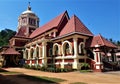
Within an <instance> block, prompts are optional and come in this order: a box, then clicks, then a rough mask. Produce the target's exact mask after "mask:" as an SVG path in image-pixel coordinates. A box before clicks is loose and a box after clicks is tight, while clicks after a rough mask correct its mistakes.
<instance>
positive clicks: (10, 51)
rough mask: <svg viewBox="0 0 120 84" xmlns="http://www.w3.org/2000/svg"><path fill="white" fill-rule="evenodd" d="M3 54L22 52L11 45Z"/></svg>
mask: <svg viewBox="0 0 120 84" xmlns="http://www.w3.org/2000/svg"><path fill="white" fill-rule="evenodd" d="M2 55H20V53H19V52H18V51H16V50H15V49H14V48H12V47H10V48H8V49H7V50H6V51H5V52H3V53H2Z"/></svg>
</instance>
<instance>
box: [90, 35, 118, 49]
mask: <svg viewBox="0 0 120 84" xmlns="http://www.w3.org/2000/svg"><path fill="white" fill-rule="evenodd" d="M97 44H99V45H101V46H107V47H111V48H117V46H115V45H114V44H113V43H111V42H110V41H108V40H106V39H105V38H104V37H102V36H101V35H100V34H99V35H98V36H94V37H93V39H92V43H91V47H94V46H95V45H97Z"/></svg>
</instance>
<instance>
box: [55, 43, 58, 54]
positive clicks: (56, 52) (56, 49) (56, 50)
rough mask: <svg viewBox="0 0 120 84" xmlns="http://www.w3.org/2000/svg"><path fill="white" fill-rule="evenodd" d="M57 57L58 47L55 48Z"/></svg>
mask: <svg viewBox="0 0 120 84" xmlns="http://www.w3.org/2000/svg"><path fill="white" fill-rule="evenodd" d="M55 55H58V46H57V45H56V46H55Z"/></svg>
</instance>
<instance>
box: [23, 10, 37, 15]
mask: <svg viewBox="0 0 120 84" xmlns="http://www.w3.org/2000/svg"><path fill="white" fill-rule="evenodd" d="M28 13H31V14H35V13H34V12H33V11H31V10H26V11H24V12H22V14H28Z"/></svg>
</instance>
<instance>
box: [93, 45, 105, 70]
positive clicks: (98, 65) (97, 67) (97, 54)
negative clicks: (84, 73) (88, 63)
mask: <svg viewBox="0 0 120 84" xmlns="http://www.w3.org/2000/svg"><path fill="white" fill-rule="evenodd" d="M99 48H100V45H95V49H94V56H95V57H94V58H95V62H96V63H95V65H94V71H95V72H102V70H103V63H102V61H101V51H100V49H99Z"/></svg>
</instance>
